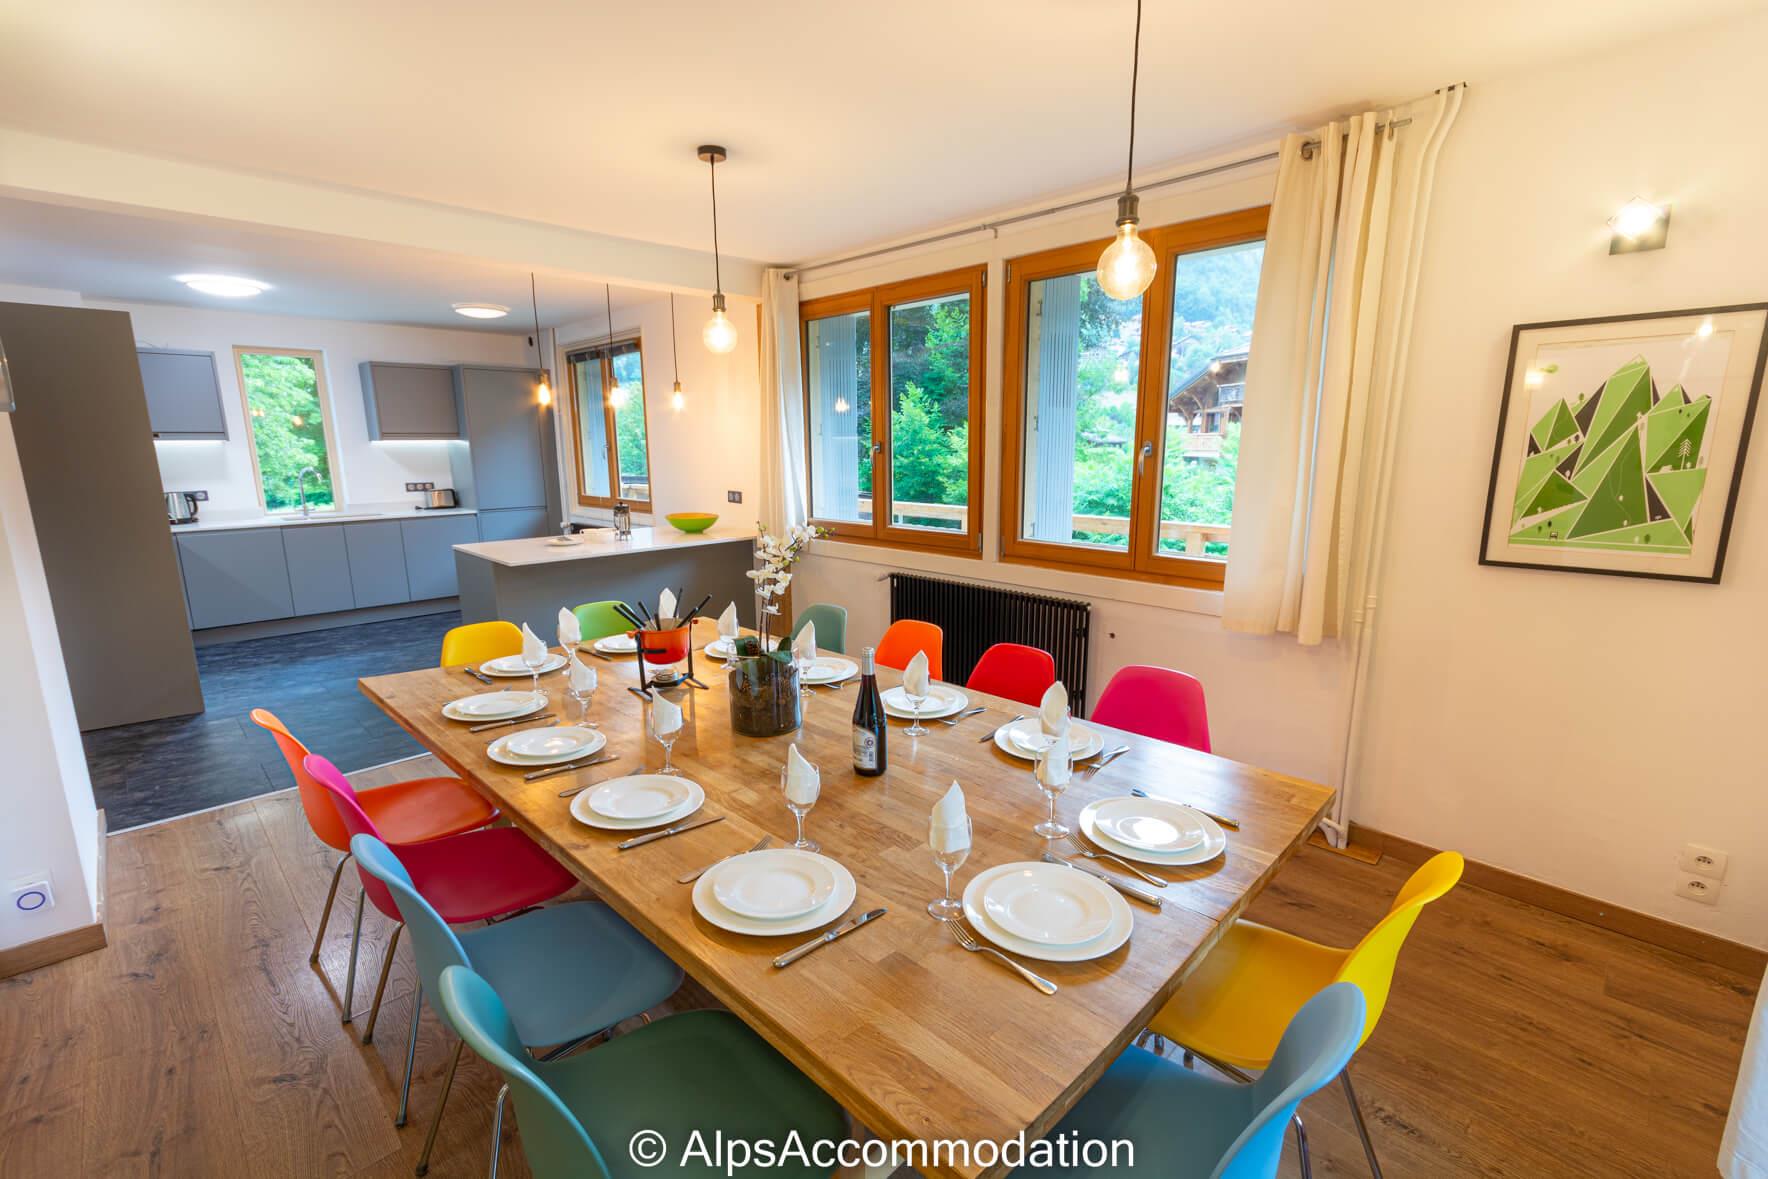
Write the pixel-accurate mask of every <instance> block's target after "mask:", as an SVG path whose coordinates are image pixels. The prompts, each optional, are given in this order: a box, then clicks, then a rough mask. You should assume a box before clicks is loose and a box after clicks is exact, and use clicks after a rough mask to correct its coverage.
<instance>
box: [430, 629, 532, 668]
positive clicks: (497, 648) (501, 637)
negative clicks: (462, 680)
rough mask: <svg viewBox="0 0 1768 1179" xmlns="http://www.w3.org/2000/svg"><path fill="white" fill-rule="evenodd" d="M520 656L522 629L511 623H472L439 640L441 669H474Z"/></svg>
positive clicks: (452, 631) (450, 632)
mask: <svg viewBox="0 0 1768 1179" xmlns="http://www.w3.org/2000/svg"><path fill="white" fill-rule="evenodd" d="M521 653H522V629H521V628H520V627H518V626H517V625H516V624H515V623H513V622H503V621H497V622H471V623H468V624H467V625H466V626H457V627H455V628H454V629H453V630H451V631H449V632H448V633H447V634H445V635H443V636H442V666H443V667H461V666H464V665H468V664H470V665H472V666H473V667H477V666H479V664H481V663H484V662H486V661H487V660H490V659H502V658H503V657H504V656H505V655H520V654H521Z"/></svg>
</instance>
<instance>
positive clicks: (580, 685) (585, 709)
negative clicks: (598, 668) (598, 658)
mask: <svg viewBox="0 0 1768 1179" xmlns="http://www.w3.org/2000/svg"><path fill="white" fill-rule="evenodd" d="M585 670H587V671H588V672H589V675H588V676H587V677H584V678H583V679H581V680H580V678H579V677H578V676H576V675H572V676H570V677H569V678H567V679H566V681H565V691H566V693H567V694H568V695H569V696H570V697H571V699H573V700H575V701H576V702H577V723H578V724H580V725H588V726H589V727H590V728H592V729H599V728H601V727H602V726H601V725H599V724H597V723H596V722H595V721H592V720H590V719H589V702H590V701H591V700H594V699H595V689H596V674H595V668H593V667H591V668H587V669H585Z"/></svg>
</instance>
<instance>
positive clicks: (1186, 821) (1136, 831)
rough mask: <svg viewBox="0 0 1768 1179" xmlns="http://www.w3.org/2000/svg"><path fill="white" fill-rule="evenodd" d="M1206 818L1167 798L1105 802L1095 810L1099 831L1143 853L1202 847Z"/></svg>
mask: <svg viewBox="0 0 1768 1179" xmlns="http://www.w3.org/2000/svg"><path fill="white" fill-rule="evenodd" d="M1202 817H1203V816H1202V815H1199V814H1198V813H1197V812H1196V811H1194V810H1192V809H1191V808H1190V807H1187V806H1180V805H1179V804H1178V803H1176V802H1168V801H1167V800H1166V799H1164V798H1135V797H1128V798H1105V799H1101V800H1100V801H1099V805H1098V806H1096V807H1094V808H1093V822H1095V823H1097V824H1098V825H1099V830H1101V831H1103V832H1104V833H1105V834H1106V835H1109V836H1110V837H1111V838H1113V839H1115V840H1117V842H1119V843H1122V844H1127V845H1128V846H1130V847H1133V848H1138V849H1140V850H1141V851H1148V852H1159V853H1161V854H1163V855H1173V854H1175V853H1177V852H1187V851H1190V850H1191V849H1192V848H1194V847H1200V846H1202V844H1203V841H1204V840H1205V839H1207V838H1208V833H1207V832H1206V831H1204V829H1203V824H1202V823H1200V822H1198V821H1197V820H1199V819H1201V818H1202Z"/></svg>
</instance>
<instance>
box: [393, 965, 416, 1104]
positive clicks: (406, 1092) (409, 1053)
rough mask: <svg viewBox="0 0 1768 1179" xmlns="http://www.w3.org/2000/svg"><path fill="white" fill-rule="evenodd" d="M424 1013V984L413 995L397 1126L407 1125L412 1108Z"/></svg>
mask: <svg viewBox="0 0 1768 1179" xmlns="http://www.w3.org/2000/svg"><path fill="white" fill-rule="evenodd" d="M423 1011H424V984H423V983H421V982H420V983H418V984H417V990H415V991H413V992H412V993H411V1038H410V1039H409V1040H407V1041H406V1042H405V1080H404V1081H403V1082H402V1083H401V1084H400V1086H399V1116H398V1117H396V1118H394V1119H393V1124H394V1125H395V1126H403V1125H404V1124H405V1111H406V1110H407V1109H409V1108H410V1107H411V1068H412V1065H413V1064H415V1063H416V1062H417V1021H418V1017H419V1016H421V1015H422V1014H423Z"/></svg>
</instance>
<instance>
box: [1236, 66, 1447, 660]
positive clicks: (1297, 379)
mask: <svg viewBox="0 0 1768 1179" xmlns="http://www.w3.org/2000/svg"><path fill="white" fill-rule="evenodd" d="M1460 102H1461V90H1460V88H1458V87H1453V88H1450V89H1448V90H1446V91H1442V92H1439V93H1437V94H1435V95H1432V96H1431V97H1429V98H1426V99H1423V100H1421V101H1420V102H1417V103H1413V104H1411V105H1410V106H1408V107H1406V108H1403V109H1400V110H1389V111H1380V112H1376V111H1369V112H1367V113H1365V114H1362V115H1358V116H1356V117H1355V118H1352V119H1349V120H1344V121H1340V122H1333V123H1328V124H1327V125H1326V126H1324V127H1322V128H1320V129H1319V130H1318V131H1316V132H1314V133H1313V134H1311V135H1291V136H1289V137H1288V138H1287V139H1285V140H1284V143H1283V148H1282V153H1281V158H1280V163H1279V164H1278V171H1277V195H1276V199H1275V200H1274V202H1273V204H1272V207H1271V222H1270V228H1269V230H1268V232H1267V236H1266V241H1265V261H1264V269H1263V272H1262V274H1261V276H1260V279H1259V298H1258V308H1257V312H1256V317H1255V321H1254V322H1255V323H1256V325H1257V327H1256V334H1257V337H1258V342H1257V346H1256V347H1254V348H1253V349H1252V357H1251V360H1250V363H1249V365H1248V368H1247V373H1246V407H1247V408H1246V423H1247V425H1246V432H1245V435H1244V437H1243V439H1242V441H1241V446H1240V466H1239V474H1238V478H1237V482H1236V485H1235V497H1234V536H1233V543H1232V544H1231V545H1230V546H1229V551H1228V572H1227V583H1226V586H1225V587H1224V594H1223V600H1222V623H1223V625H1224V626H1226V627H1227V628H1228V629H1230V630H1237V631H1245V632H1249V633H1253V634H1271V633H1274V632H1278V631H1282V632H1285V633H1293V634H1294V635H1295V636H1296V638H1297V639H1298V640H1299V641H1300V642H1302V643H1304V644H1309V645H1312V644H1317V643H1319V642H1320V641H1321V640H1322V639H1323V638H1326V637H1328V636H1333V635H1337V634H1339V633H1340V632H1341V630H1342V629H1343V627H1344V623H1345V611H1346V605H1347V603H1350V602H1352V601H1354V600H1355V596H1356V594H1357V593H1360V592H1361V591H1362V589H1363V588H1364V586H1363V584H1362V583H1363V582H1364V581H1365V580H1366V578H1367V574H1368V571H1369V567H1370V565H1369V553H1370V550H1371V547H1372V546H1373V545H1374V544H1375V543H1377V541H1376V539H1375V538H1376V537H1377V535H1378V533H1379V516H1380V514H1381V513H1380V509H1379V507H1377V506H1375V505H1379V504H1380V503H1381V502H1382V499H1383V497H1384V495H1385V486H1383V485H1382V484H1383V481H1384V479H1385V474H1384V472H1385V460H1386V456H1387V448H1388V444H1389V440H1390V439H1391V436H1392V430H1393V427H1394V424H1395V422H1396V420H1397V413H1398V409H1399V404H1400V398H1401V393H1402V392H1403V386H1402V383H1401V380H1400V377H1401V374H1402V373H1403V369H1404V359H1405V347H1406V341H1407V338H1408V336H1409V334H1410V329H1411V318H1412V303H1413V293H1414V291H1415V289H1416V278H1417V272H1418V263H1419V259H1420V254H1421V251H1422V247H1423V236H1424V232H1423V231H1424V223H1425V211H1426V209H1427V208H1428V204H1429V197H1430V189H1431V182H1432V178H1433V176H1434V173H1435V164H1436V158H1437V152H1438V150H1439V148H1440V146H1441V144H1442V140H1443V138H1444V136H1445V135H1446V134H1447V132H1448V130H1449V127H1450V126H1451V125H1452V123H1453V122H1454V118H1455V113H1456V111H1457V110H1458V109H1459V107H1460ZM1408 119H1409V120H1410V123H1409V125H1407V126H1405V127H1404V128H1399V127H1396V126H1395V124H1396V123H1399V122H1404V121H1405V120H1408ZM1310 143H1311V144H1312V145H1313V146H1312V147H1311V148H1307V149H1305V150H1304V145H1307V144H1310Z"/></svg>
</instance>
